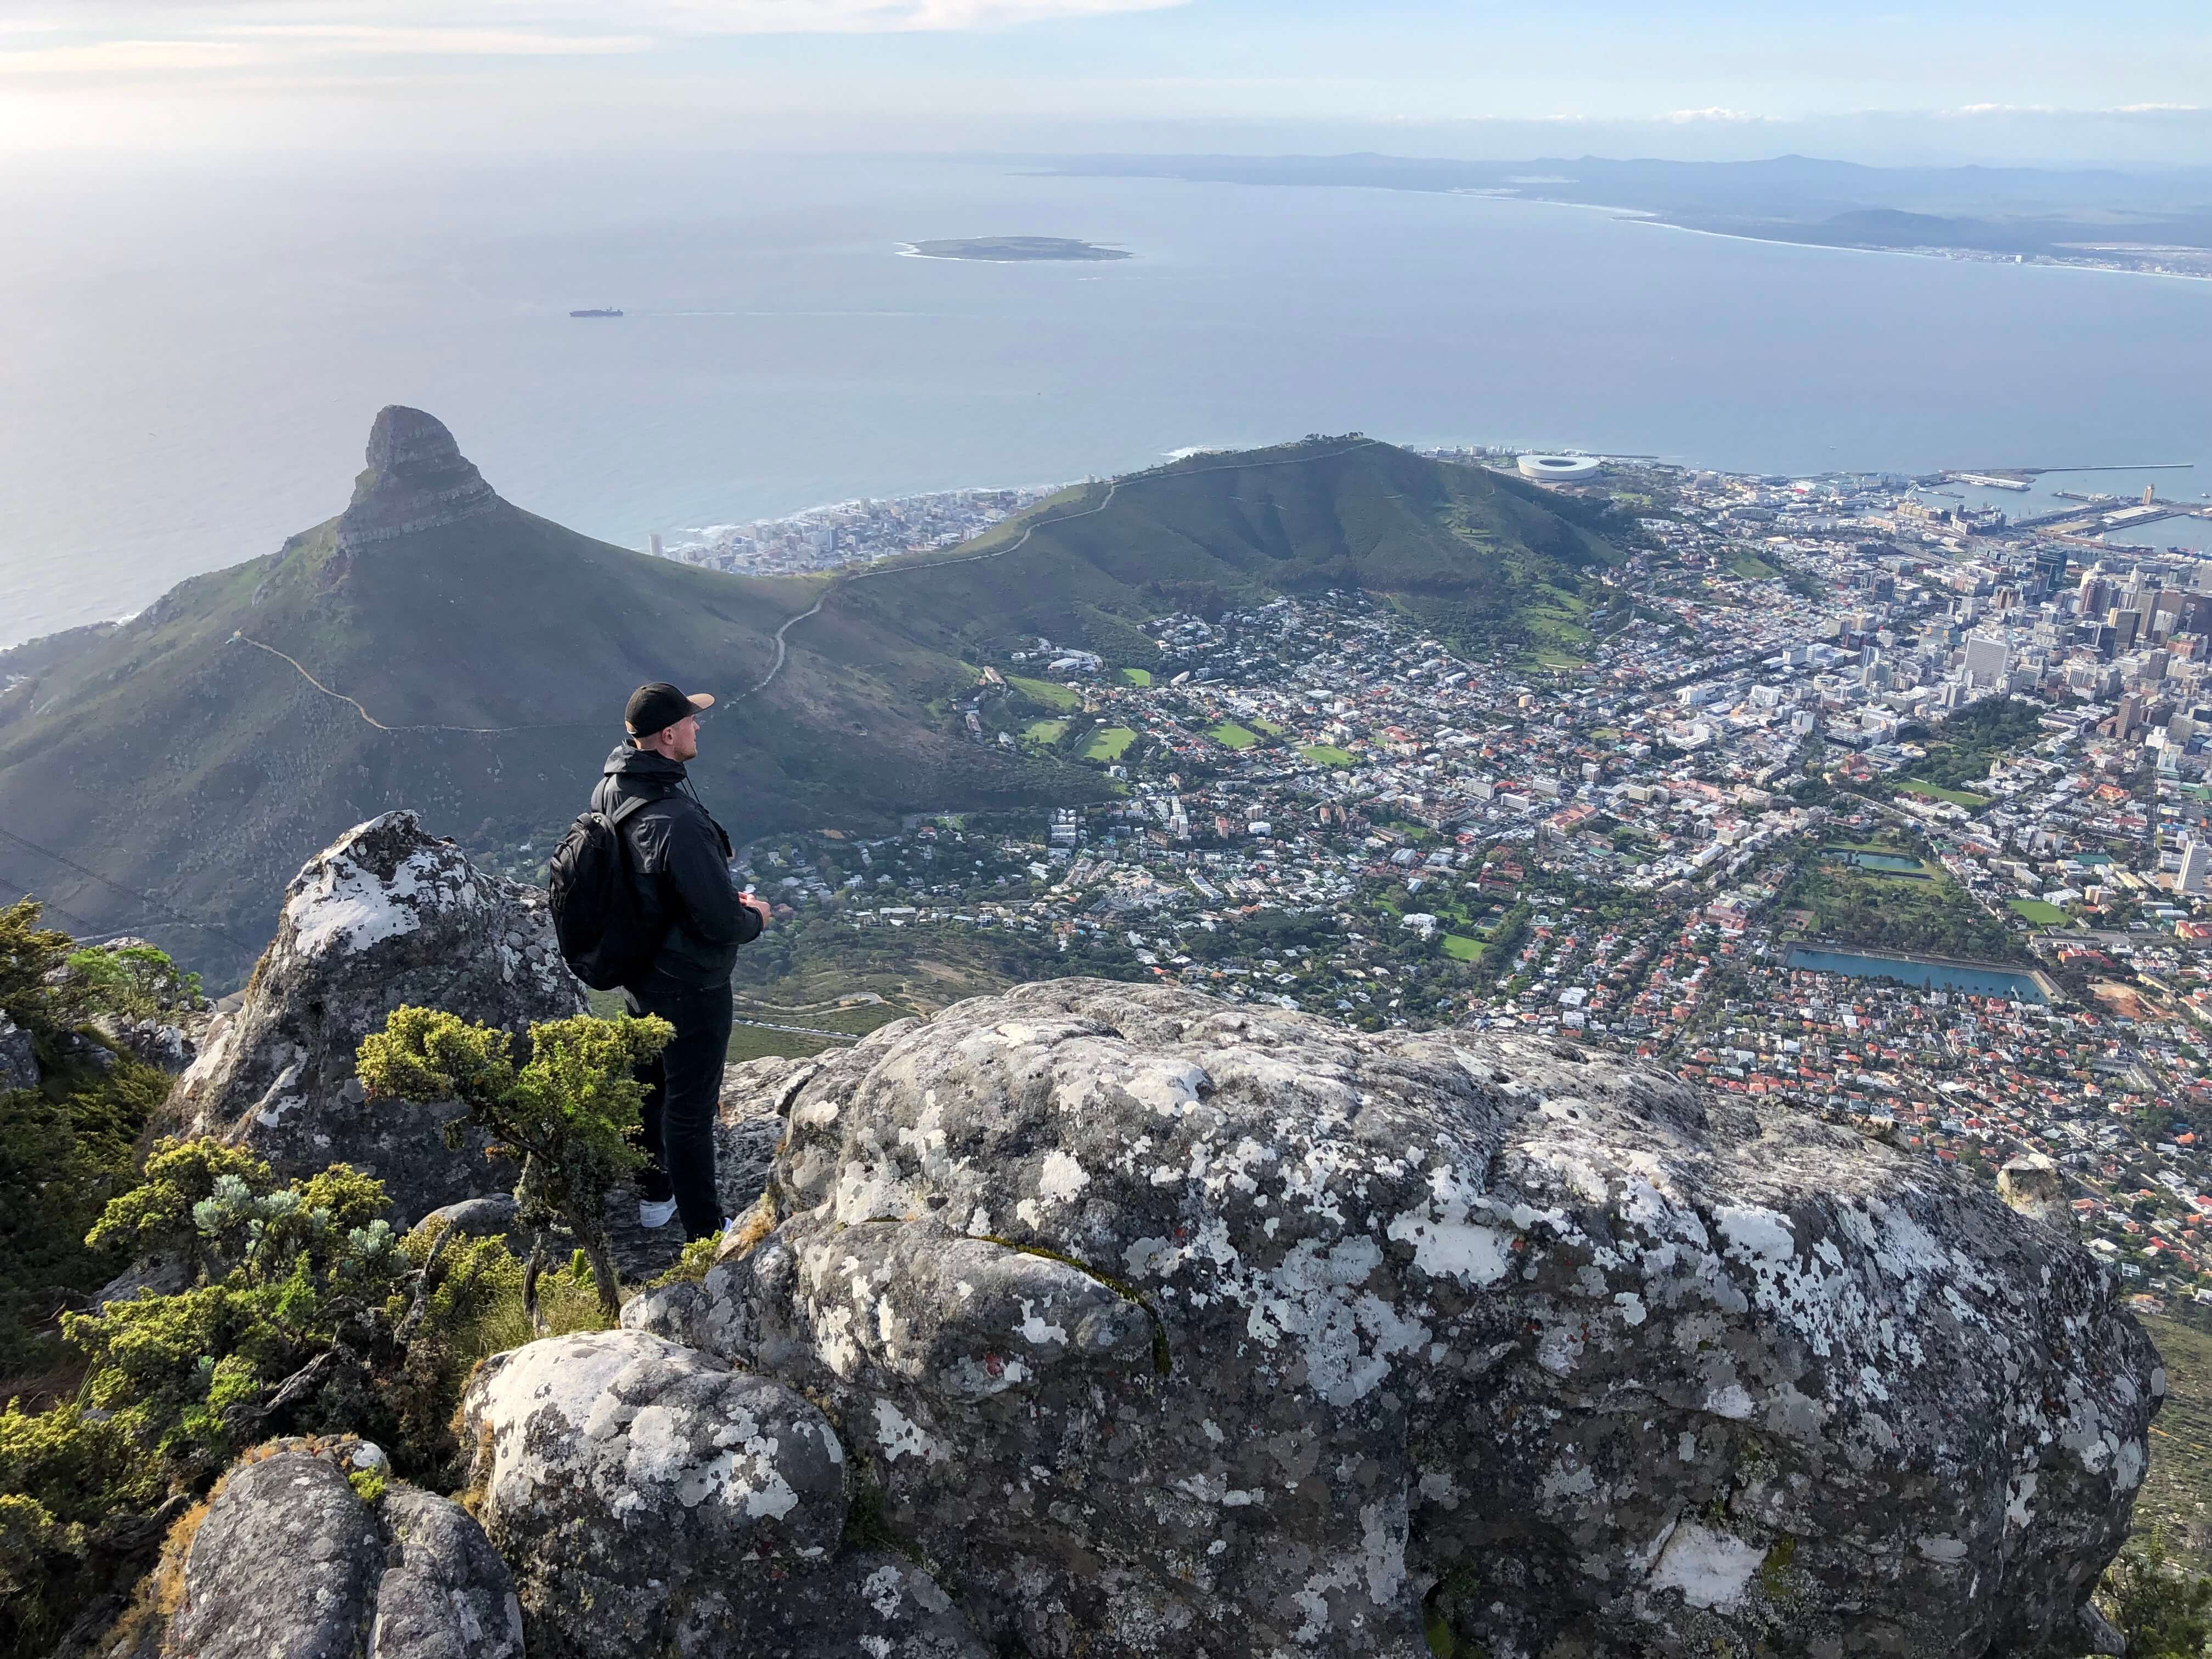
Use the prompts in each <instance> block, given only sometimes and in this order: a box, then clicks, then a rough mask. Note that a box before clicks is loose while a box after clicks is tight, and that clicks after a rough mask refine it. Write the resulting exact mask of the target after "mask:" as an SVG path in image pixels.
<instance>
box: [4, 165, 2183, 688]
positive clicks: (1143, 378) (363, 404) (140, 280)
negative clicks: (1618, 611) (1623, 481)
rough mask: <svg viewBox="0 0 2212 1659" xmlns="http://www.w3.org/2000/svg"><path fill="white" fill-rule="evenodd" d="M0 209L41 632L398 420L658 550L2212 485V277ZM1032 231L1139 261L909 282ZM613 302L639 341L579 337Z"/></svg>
mask: <svg viewBox="0 0 2212 1659" xmlns="http://www.w3.org/2000/svg"><path fill="white" fill-rule="evenodd" d="M0 215H4V216H5V218H4V221H3V222H5V223H7V224H8V225H9V228H10V233H11V234H10V251H9V258H8V259H7V260H6V261H4V262H0V319H5V320H4V325H0V646H4V645H6V644H9V643H12V642H15V641H20V640H22V639H25V638H28V637H31V636H33V635H39V634H43V633H47V632H51V631H52V630H54V629H60V628H64V627H69V626H72V625H75V624H76V623H83V622H88V621H92V620H95V619H98V618H100V617H112V616H116V615H119V614H122V613H125V612H128V611H134V610H136V609H137V608H139V607H141V606H143V605H145V604H147V603H148V602H149V601H150V600H151V599H154V598H155V597H156V596H157V595H158V594H160V593H161V592H162V591H164V590H165V589H166V588H167V587H168V586H171V585H172V584H173V583H174V582H176V581H177V580H179V579H181V578H182V577H185V576H186V575H189V574H193V573H195V572H197V571H201V570H205V569H210V568H216V567H217V566H221V565H224V564H228V563H231V562H235V561H238V560H240V559H243V558H247V557H251V556H255V555H258V554H260V553H264V552H267V551H269V550H272V549H273V548H275V547H276V545H277V544H279V542H280V541H281V540H282V539H283V537H284V536H285V535H287V534H288V533H289V532H293V531H295V530H298V529H301V528H303V527H305V526H307V525H310V524H313V523H314V522H317V521H318V520H321V519H323V518H325V517H327V516H329V515H330V514H331V513H334V512H336V511H337V510H338V509H339V508H340V507H342V506H343V504H344V501H345V498H346V495H347V491H348V489H349V484H350V481H351V477H352V475H353V473H354V471H356V469H357V468H358V467H359V465H361V449H362V442H363V441H364V439H365V437H366V435H367V433H368V423H369V420H370V417H371V416H373V415H374V412H375V410H377V408H378V407H380V405H382V404H386V403H407V404H416V405H419V406H420V407H422V408H424V409H428V410H430V411H432V412H433V413H434V414H436V415H438V416H440V417H441V418H442V419H444V420H445V421H446V422H447V423H448V424H449V425H451V426H452V427H453V430H454V432H455V434H456V435H457V436H458V438H459V441H460V444H461V447H462V449H463V450H464V452H465V453H467V454H468V455H469V456H470V457H471V459H474V460H476V461H477V463H478V464H479V465H481V466H482V467H483V471H484V472H485V475H486V476H487V477H489V479H490V480H491V482H492V483H494V484H495V486H496V487H497V488H498V489H500V490H501V492H502V493H503V494H505V495H507V497H508V498H509V499H510V500H513V501H516V502H517V503H519V504H520V505H521V506H524V507H528V508H530V509H532V511H535V512H538V513H544V514H545V515H547V516H549V517H551V518H554V519H557V520H562V522H564V523H568V524H570V525H573V526H576V527H577V528H579V529H582V530H585V531H588V532H592V533H593V534H596V535H599V536H602V537H605V538H607V539H609V540H611V541H616V542H619V543H623V544H627V545H630V546H639V545H641V544H642V543H643V539H644V538H645V537H646V535H647V534H648V533H649V532H654V531H659V532H675V531H678V530H681V529H684V528H686V527H690V526H700V525H705V524H712V523H726V522H731V521H742V520H750V519H754V518H758V517H763V516H769V515H774V514H778V513H787V512H791V511H794V510H797V509H799V508H800V507H807V506H811V505H815V504H817V503H820V502H823V501H836V500H840V499H844V498H847V497H850V496H854V495H901V494H907V493H910V492H915V491H921V490H927V489H947V488H951V487H955V486H958V485H963V484H982V483H1041V482H1050V481H1059V480H1064V479H1070V478H1076V477H1084V476H1086V475H1090V474H1094V473H1095V474H1104V473H1109V472H1113V471H1121V470H1125V469H1128V468H1131V467H1137V466H1143V465H1149V464H1151V463H1152V462H1154V461H1156V460H1158V459H1160V458H1161V457H1162V456H1164V455H1165V454H1167V453H1170V452H1172V451H1175V450H1176V449H1179V448H1182V447H1188V446H1192V445H1243V444H1260V443H1267V442H1271V441H1279V440H1282V439H1285V438H1291V437H1296V436H1298V435H1303V434H1304V433H1308V432H1314V431H1322V432H1344V431H1348V430H1352V429H1355V428H1357V429H1360V430H1364V431H1366V432H1368V433H1370V434H1372V435H1376V436H1381V437H1385V438H1389V439H1393V440H1396V441H1406V442H1437V443H1447V442H1492V443H1515V444H1523V445H1528V446H1531V447H1537V446H1566V445H1573V446H1579V447H1588V448H1591V449H1598V450H1607V451H1613V452H1619V453H1649V454H1656V455H1661V456H1663V457H1666V458H1668V459H1679V460H1686V461H1693V462H1697V463H1700V464H1704V465H1715V466H1721V467H1726V468H1731V469H1741V470H1750V471H1775V472H1797V471H1815V470H1819V469H1822V468H1828V467H1853V468H1886V469H1895V470H1899V471H1922V470H1927V469H1932V468H1936V467H1940V466H1944V465H1983V466H1996V465H2080V464H2084V463H2091V462H2111V463H2139V462H2143V461H2148V460H2161V461H2164V460H2188V461H2194V462H2197V464H2198V471H2196V472H2194V473H2183V474H2160V475H2155V477H2156V479H2157V481H2158V482H2159V483H2160V489H2161V491H2162V492H2170V493H2173V494H2177V495H2179V494H2182V493H2184V492H2186V493H2187V494H2188V495H2190V496H2191V497H2194V496H2196V495H2199V494H2200V493H2201V492H2203V490H2206V489H2212V398H2208V397H2207V395H2206V392H2205V388H2206V387H2207V386H2212V283H2186V282H2179V281H2166V280H2160V279H2155V278H2144V277H2127V276H2105V275H2100V274H2097V273H2092V272H2080V271H2069V270H2048V269H2038V268H2033V267H2027V268H2022V267H2012V266H2001V265H1989V264H1969V263H1960V262H1952V261H1945V260H1936V259H1925V258H1910V257H1899V256H1885V255H1875V254H1861V253H1852V252H1838V251H1833V250H1823V249H1814V248H1802V247H1791V246H1781V245H1776V244H1767V243H1757V242H1748V241H1741V240H1730V239H1726V238H1721V237H1714V236H1705V235H1697V234H1689V233H1685V232H1679V231H1674V230H1670V229H1667V228H1662V227H1656V226H1653V225H1650V224H1648V223H1639V222H1632V221H1629V220H1625V219H1622V218H1620V217H1616V216H1613V215H1610V214H1608V213H1606V212H1603V211H1598V210H1587V209H1574V208H1560V207H1549V206H1541V205H1534V204H1521V203H1513V202H1500V201H1493V200H1487V199H1483V198H1479V197H1446V196H1436V195H1420V194H1411V193H1394V192H1385V191H1354V190H1311V189H1266V188H1252V187H1240V186H1234V185H1185V184H1180V183H1176V182H1171V181H1160V180H1127V179H1051V178H1045V177H1038V176H1027V175H1025V174H1024V172H1023V170H1022V165H1021V164H1018V163H1014V162H1008V161H979V160H972V159H945V158H919V159H917V158H890V159H883V158H846V157H841V158H830V159H823V158H793V157H739V158H733V159H732V158H724V159H719V160H714V161H699V160H696V159H693V160H689V161H655V160H649V159H631V160H624V161H592V162H566V161H546V162H544V163H539V164H536V165H533V166H531V167H500V168H491V167H462V166H453V165H432V164H429V163H426V162H424V161H420V160H409V159H405V158H395V159H394V160H393V161H391V162H389V163H387V164H386V165H383V166H380V167H374V168H371V167H357V166H351V167H343V168H337V169H328V168H325V169H322V170H319V171H317V172H314V173H307V172H305V171H298V172H289V173H288V172H284V171H282V170H279V169H276V168H274V167H264V168H263V169H261V170H260V171H258V172H254V173H246V172H242V171H235V170H233V171H228V172H224V173H210V172H209V171H206V170H204V169H202V170H199V171H185V170H179V171H177V172H174V173H169V174H167V175H164V176H161V177H149V176H145V175H143V174H140V175H134V176H123V175H120V174H114V173H107V174H90V173H79V174H76V175H74V176H67V177H64V176H63V175H61V174H59V173H55V172H52V171H51V170H48V171H44V172H42V171H40V169H39V168H37V167H11V168H10V169H9V173H7V175H6V176H5V177H4V178H0ZM1001 234H1004V235H1022V234H1028V235H1053V236H1072V237H1080V238H1085V239H1088V240H1096V241H1102V242H1109V243H1115V244H1118V245H1120V246H1126V247H1127V248H1129V249H1130V250H1132V251H1133V253H1134V254H1135V255H1136V257H1135V258H1131V259H1127V260H1124V261H1119V262H1115V263H1110V264H1011V265H1001V264H967V263H960V262H953V261H944V260H930V259H917V258H901V257H899V255H898V248H899V246H900V245H901V244H902V243H904V242H907V241H909V240H922V239H927V238H935V237H957V236H980V235H1001ZM600 305H607V306H619V307H622V308H623V310H624V311H625V312H626V313H628V315H626V316H625V317H623V319H620V320H618V321H605V322H584V321H574V320H571V319H569V317H568V314H567V313H568V312H569V311H570V310H571V309H573V308H576V307H586V306H600ZM2131 477H2133V475H2127V477H2115V478H2114V479H2112V480H2109V481H2106V482H2101V483H2095V484H2092V485H2088V486H2087V487H2093V488H2110V489H2116V490H2120V489H2126V488H2127V486H2128V478H2131ZM2177 481H2187V482H2185V483H2177ZM2140 482H2141V481H2140V480H2137V481H2136V487H2139V485H2140ZM2051 487H2056V488H2065V487H2069V486H2068V484H2067V483H2066V482H2065V481H2063V480H2055V479H2054V480H2052V481H2051ZM2003 499H2004V500H2005V504H2006V505H2007V506H2008V507H2015V508H2017V507H2018V506H2019V502H2018V499H2017V498H2003ZM2185 527H2186V528H2188V529H2191V530H2193V529H2194V528H2196V526H2194V525H2193V524H2191V525H2189V526H2185ZM2160 528H2161V529H2162V528H2164V527H2160ZM2148 539H2155V540H2160V541H2163V540H2164V539H2166V538H2165V537H2164V536H2162V535H2161V536H2157V537H2154V538H2148Z"/></svg>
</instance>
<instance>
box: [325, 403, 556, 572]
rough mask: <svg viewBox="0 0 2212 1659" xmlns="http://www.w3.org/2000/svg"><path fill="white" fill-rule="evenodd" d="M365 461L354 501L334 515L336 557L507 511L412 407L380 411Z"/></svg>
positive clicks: (446, 437) (437, 424)
mask: <svg viewBox="0 0 2212 1659" xmlns="http://www.w3.org/2000/svg"><path fill="white" fill-rule="evenodd" d="M505 507H506V504H505V503H504V502H503V501H501V500H500V498H499V496H498V495H497V494H496V493H495V491H494V490H493V489H492V487H491V486H490V485H489V484H488V483H485V482H484V478H483V474H482V473H481V472H479V471H477V469H476V466H475V465H474V463H472V462H471V461H469V460H468V459H466V458H465V457H464V456H463V455H462V453H461V451H460V446H459V445H458V444H456V443H455V442H454V441H453V434H452V433H451V432H449V431H447V428H446V423H445V422H443V421H441V420H440V419H439V418H438V417H437V416H435V415H426V414H424V413H423V412H422V410H419V409H408V408H404V407H403V406H402V405H400V404H389V405H387V406H386V407H385V408H383V409H380V410H378V411H377V414H376V420H375V422H374V424H372V425H371V426H370V428H369V432H368V467H367V468H366V469H365V470H364V471H362V473H361V475H360V477H357V478H356V479H355V481H354V489H353V500H352V501H351V502H350V503H349V504H348V506H347V507H346V510H345V511H344V513H342V514H341V515H340V516H339V518H338V524H337V544H338V553H339V555H340V556H341V557H342V558H343V557H344V556H349V555H350V554H353V553H356V552H357V551H359V550H361V549H362V548H365V547H369V546H373V545H374V544H376V543H378V542H388V541H397V540H398V538H400V537H402V536H410V535H413V534H415V533H416V532H420V531H425V530H437V529H441V528H443V527H444V526H447V525H454V524H459V523H461V522H462V521H463V520H468V519H474V518H482V517H483V516H485V515H487V514H489V513H496V512H499V511H501V509H502V508H505ZM507 510H510V511H511V510H512V509H507Z"/></svg>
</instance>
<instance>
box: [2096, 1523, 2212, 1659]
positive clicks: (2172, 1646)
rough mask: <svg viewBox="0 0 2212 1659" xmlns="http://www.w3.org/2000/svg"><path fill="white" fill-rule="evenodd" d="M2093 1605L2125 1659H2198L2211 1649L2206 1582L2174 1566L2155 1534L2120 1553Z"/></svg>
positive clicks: (2211, 1593)
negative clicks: (2123, 1642) (2124, 1641)
mask: <svg viewBox="0 0 2212 1659" xmlns="http://www.w3.org/2000/svg"><path fill="white" fill-rule="evenodd" d="M2097 1601H2098V1602H2099V1604H2100V1606H2101V1607H2103V1608H2104V1612H2105V1616H2106V1618H2107V1619H2109V1620H2112V1623H2113V1625H2114V1626H2117V1627H2118V1630H2119V1632H2120V1634H2121V1635H2123V1636H2124V1637H2126V1638H2128V1659H2203V1655H2204V1654H2205V1652H2206V1651H2207V1650H2208V1648H2212V1578H2208V1577H2203V1575H2202V1574H2199V1573H2195V1572H2191V1571H2187V1570H2186V1569H2185V1568H2184V1567H2182V1566H2180V1565H2178V1564H2176V1563H2175V1562H2174V1561H2173V1560H2172V1559H2171V1557H2170V1556H2169V1554H2168V1553H2167V1549H2166V1536H2165V1534H2164V1533H2163V1532H2161V1531H2153V1532H2152V1533H2151V1534H2150V1535H2149V1536H2148V1537H2147V1538H2142V1539H2139V1540H2137V1541H2135V1542H2133V1543H2131V1544H2130V1545H2129V1546H2128V1547H2126V1548H2125V1549H2124V1550H2122V1551H2121V1552H2120V1554H2119V1558H2118V1559H2117V1560H2115V1561H2114V1562H2113V1563H2112V1565H2111V1566H2110V1567H2109V1568H2107V1569H2106V1573H2105V1581H2104V1583H2102V1584H2100V1586H2099V1587H2098V1591H2097Z"/></svg>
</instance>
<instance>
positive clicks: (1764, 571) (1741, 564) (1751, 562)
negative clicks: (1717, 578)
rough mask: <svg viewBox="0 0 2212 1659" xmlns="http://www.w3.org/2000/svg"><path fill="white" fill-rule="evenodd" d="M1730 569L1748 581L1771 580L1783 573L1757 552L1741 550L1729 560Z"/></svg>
mask: <svg viewBox="0 0 2212 1659" xmlns="http://www.w3.org/2000/svg"><path fill="white" fill-rule="evenodd" d="M1729 571H1730V572H1731V573H1732V574H1735V575H1738V576H1741V577H1742V578H1743V579H1744V580H1746V581H1753V582H1771V581H1772V580H1774V579H1775V578H1776V577H1777V576H1779V575H1780V574H1782V573H1781V572H1780V571H1779V570H1778V569H1776V568H1774V567H1773V566H1772V565H1771V564H1769V563H1767V562H1766V561H1765V560H1764V559H1762V558H1760V557H1759V556H1757V555H1756V554H1753V553H1750V552H1746V551H1743V550H1738V552H1737V553H1736V555H1735V557H1734V558H1732V559H1730V560H1729Z"/></svg>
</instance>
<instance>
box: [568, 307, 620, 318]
mask: <svg viewBox="0 0 2212 1659" xmlns="http://www.w3.org/2000/svg"><path fill="white" fill-rule="evenodd" d="M568 314H569V315H570V316H571V317H619V316H621V315H622V313H621V311H619V310H618V309H617V308H616V307H612V306H607V307H595V308H594V309H592V310H590V311H572V312H570V313H568Z"/></svg>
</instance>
